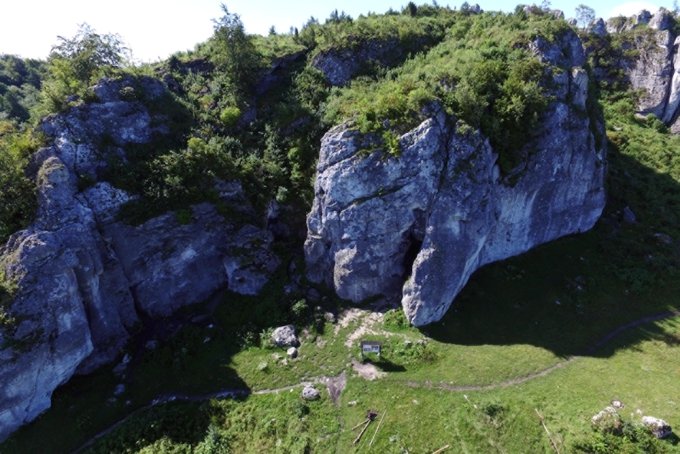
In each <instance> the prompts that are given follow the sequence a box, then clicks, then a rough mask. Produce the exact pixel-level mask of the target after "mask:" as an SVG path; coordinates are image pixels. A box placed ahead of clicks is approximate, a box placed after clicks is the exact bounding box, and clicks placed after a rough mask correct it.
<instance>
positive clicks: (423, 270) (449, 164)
mask: <svg viewBox="0 0 680 454" xmlns="http://www.w3.org/2000/svg"><path fill="white" fill-rule="evenodd" d="M532 48H533V49H534V50H535V52H536V53H537V55H538V57H539V58H542V59H543V60H545V61H548V62H550V63H551V64H553V65H557V66H559V67H560V68H562V69H563V71H555V74H554V82H555V84H554V92H553V96H554V99H555V101H554V102H553V103H552V104H551V105H550V106H549V107H548V109H547V111H546V112H545V113H544V115H543V118H542V122H541V126H540V130H539V131H537V132H536V134H535V137H534V138H533V139H532V140H531V142H530V143H528V144H527V150H528V151H530V152H529V153H528V157H527V159H526V162H525V165H524V167H523V168H519V169H515V170H514V171H513V172H512V174H511V175H508V176H505V177H503V176H501V174H500V171H499V167H498V165H497V164H496V161H497V158H498V156H497V154H496V153H494V150H493V149H492V148H491V146H490V145H489V142H488V140H486V139H485V138H484V137H482V136H481V135H480V134H479V133H475V132H471V131H469V130H468V129H466V128H459V127H458V126H457V125H456V124H455V120H454V119H452V118H447V117H446V116H445V115H444V114H443V113H439V114H435V115H433V116H432V117H431V118H429V119H427V120H426V121H424V122H423V123H422V124H420V126H418V127H417V128H415V129H414V130H412V131H410V132H409V133H407V134H405V135H404V136H402V137H401V138H400V145H401V150H402V151H401V154H400V156H399V157H392V156H387V155H386V154H385V153H383V152H380V151H377V152H372V153H370V154H366V153H365V152H361V150H362V149H367V148H368V149H371V148H373V147H369V146H367V144H366V143H365V142H366V141H367V140H370V138H367V137H362V136H361V135H360V134H358V133H357V132H354V131H352V130H351V129H350V128H349V127H348V126H347V125H341V126H338V127H336V128H334V129H332V130H331V131H329V132H328V133H327V134H326V136H325V137H324V138H323V140H322V146H321V154H320V158H319V163H318V168H317V170H318V174H317V179H316V183H315V199H314V204H313V207H312V211H311V212H310V214H309V216H308V219H307V224H308V236H307V240H306V243H305V255H306V260H307V270H308V278H309V279H310V280H311V281H313V282H325V283H327V284H328V285H330V286H332V287H333V288H335V290H336V292H337V294H338V295H339V296H340V297H341V298H344V299H348V300H352V301H354V302H358V301H361V300H364V299H366V298H370V297H373V296H376V295H386V296H388V297H397V298H401V304H402V307H403V309H404V311H405V313H406V316H407V318H408V319H409V321H410V322H411V323H413V324H414V325H417V326H420V325H425V324H428V323H431V322H434V321H436V320H439V319H440V318H441V317H442V316H443V315H444V313H445V312H446V310H447V309H448V308H449V306H450V305H451V303H452V301H453V299H454V297H455V296H456V295H457V294H458V292H459V291H460V290H461V289H462V287H463V286H464V285H465V283H466V282H467V280H468V279H469V277H470V275H471V274H472V273H473V272H474V271H475V270H476V269H477V268H479V267H481V266H483V265H484V264H487V263H490V262H493V261H496V260H501V259H504V258H507V257H510V256H513V255H516V254H520V253H522V252H525V251H527V250H529V249H531V248H532V247H534V246H536V245H539V244H542V243H545V242H547V241H551V240H554V239H556V238H559V237H561V236H564V235H568V234H572V233H576V232H583V231H585V230H588V229H590V228H591V227H592V226H593V224H594V223H595V222H596V221H597V219H598V218H599V216H600V214H601V212H602V209H603V207H604V204H605V193H604V175H605V167H606V163H605V153H604V150H603V149H601V148H598V147H597V146H596V142H597V141H596V138H595V137H594V135H593V133H592V131H593V130H598V129H599V128H600V127H601V126H599V125H598V124H593V123H592V121H594V120H591V119H590V118H589V116H588V114H587V112H586V100H587V97H588V93H587V87H588V77H587V75H586V73H585V71H584V70H583V69H582V68H581V65H583V64H584V60H585V59H584V55H583V52H582V48H581V46H580V41H579V40H578V38H577V37H576V35H575V34H573V33H567V34H565V35H564V36H563V37H562V39H561V40H560V41H559V42H557V43H548V42H545V41H540V42H539V41H537V42H534V43H533V45H532ZM596 123H597V122H596Z"/></svg>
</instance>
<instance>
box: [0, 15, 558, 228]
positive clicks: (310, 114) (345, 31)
mask: <svg viewBox="0 0 680 454" xmlns="http://www.w3.org/2000/svg"><path fill="white" fill-rule="evenodd" d="M223 13H224V14H223V16H222V17H221V18H219V19H217V20H216V21H215V26H214V35H213V36H212V37H211V38H210V39H209V40H208V41H207V42H205V43H203V44H201V45H199V46H197V48H196V50H195V51H192V52H189V53H179V54H177V55H175V56H173V57H171V58H170V59H169V60H167V61H166V62H162V63H159V64H155V65H150V66H146V67H141V68H129V69H128V68H125V55H126V54H125V52H126V49H125V46H124V44H123V43H122V42H121V41H120V39H119V38H118V37H116V36H115V35H100V34H98V33H96V31H94V30H92V29H91V28H89V27H87V26H83V27H82V28H81V29H80V30H79V32H78V34H77V35H76V36H74V37H72V38H60V40H59V43H58V44H57V45H56V46H55V47H54V49H53V53H52V55H51V56H50V59H49V60H48V64H47V75H46V76H45V78H44V82H43V83H42V91H41V95H40V102H39V103H37V104H35V105H34V107H33V118H34V122H35V121H36V120H37V118H39V117H40V116H42V115H44V114H45V113H47V112H50V111H59V110H62V109H66V108H69V106H72V105H74V104H77V103H79V102H82V101H83V100H85V101H86V100H89V99H92V96H93V95H92V92H91V91H90V89H89V88H88V87H90V86H91V85H93V84H94V83H95V82H96V81H97V80H98V79H99V78H100V77H102V76H105V75H109V76H116V75H118V74H122V73H123V72H133V73H135V74H140V73H141V74H149V75H155V76H158V77H162V78H163V79H164V80H165V81H166V83H167V84H168V86H169V87H170V88H171V89H172V91H173V95H172V96H173V98H174V101H172V102H170V105H175V106H178V107H179V108H180V110H181V109H184V110H186V115H187V118H186V120H187V121H182V122H181V124H180V123H178V124H176V125H172V127H173V129H174V130H175V131H174V133H175V137H176V140H173V141H167V140H164V141H163V142H162V143H155V144H151V145H149V146H147V147H134V149H130V150H128V154H129V155H131V156H134V159H133V160H132V161H134V163H135V164H134V166H129V167H128V166H119V167H117V168H115V169H113V170H115V172H113V174H111V173H110V175H109V176H108V177H107V178H113V176H112V175H115V178H117V179H116V180H115V181H114V183H117V182H120V181H122V180H124V181H128V182H134V184H133V185H132V186H131V187H129V188H126V189H128V190H133V192H136V193H138V194H140V195H142V198H141V199H138V200H136V201H134V202H132V203H131V206H130V207H128V208H127V209H126V210H124V212H123V213H124V215H125V216H126V218H127V220H128V221H133V222H142V221H144V220H146V219H148V218H149V217H151V216H154V215H157V214H160V213H161V212H163V211H166V210H168V209H183V208H185V207H186V206H188V205H189V204H191V203H196V202H199V201H202V200H210V201H216V196H215V191H214V190H213V188H212V181H213V180H214V179H215V178H217V179H223V180H228V179H234V178H237V179H240V180H242V181H243V182H244V186H245V188H246V191H247V192H248V194H249V195H250V196H251V198H252V200H253V202H255V205H256V206H259V207H264V205H265V202H267V201H268V200H270V199H271V198H273V197H274V198H276V199H277V200H278V201H280V202H286V203H288V204H290V205H292V206H296V207H298V210H299V212H300V213H303V212H305V211H306V210H307V208H308V206H309V205H310V204H311V198H312V184H311V181H312V178H313V175H314V170H315V168H314V163H315V161H316V156H317V153H318V148H319V143H320V138H321V136H322V134H323V133H324V132H325V131H326V130H327V129H328V128H329V127H330V126H332V125H333V124H336V123H339V122H342V121H345V120H348V119H349V120H352V121H353V122H355V124H356V125H357V127H358V128H359V129H361V130H362V131H364V132H377V133H379V135H382V137H383V139H384V147H385V148H386V149H388V151H389V150H391V151H392V152H398V142H397V141H396V137H397V135H398V134H400V133H402V132H404V131H405V130H406V129H408V128H410V127H412V126H414V125H415V124H416V123H417V122H418V121H419V120H421V119H422V116H423V114H422V109H423V108H424V107H426V106H427V105H428V104H429V103H431V102H433V101H437V102H439V103H440V104H441V105H442V106H444V108H445V109H446V110H447V111H448V112H449V113H450V114H454V115H456V116H457V117H458V118H459V119H461V120H463V121H465V122H467V123H468V124H469V125H471V126H473V127H475V128H481V130H482V131H483V132H484V133H485V134H486V135H487V136H489V137H490V139H491V142H492V144H493V145H494V147H495V148H496V149H497V151H499V153H500V155H501V160H500V162H501V164H502V165H503V168H504V169H506V170H508V169H509V168H511V167H513V166H514V164H516V162H517V159H518V156H520V155H521V154H520V153H518V151H519V149H520V148H522V146H523V144H524V143H525V142H526V141H527V138H529V137H530V135H531V132H532V131H533V130H534V129H535V126H536V124H537V121H538V117H539V115H540V112H541V111H542V109H543V108H545V106H546V105H547V103H548V102H549V98H548V97H546V90H545V79H546V76H547V72H546V71H547V68H546V67H545V65H543V64H541V63H540V62H539V61H538V60H537V59H535V58H533V57H532V56H531V54H530V52H529V51H528V50H527V47H528V44H529V42H530V41H531V39H533V38H535V37H536V36H538V35H541V36H545V37H547V38H549V39H550V38H553V37H555V36H556V35H558V34H559V33H561V32H562V31H564V30H565V29H566V27H567V25H566V23H565V22H564V21H561V20H557V19H555V18H553V17H552V16H550V15H548V14H532V15H526V14H525V13H524V12H523V11H521V10H518V12H517V13H515V14H501V13H484V14H471V13H470V12H469V10H465V11H454V10H451V9H449V8H446V7H438V6H431V5H422V6H418V7H415V5H413V6H409V7H406V8H404V10H402V11H401V12H399V13H398V12H394V11H390V12H388V13H387V14H384V15H376V14H370V15H368V16H361V17H359V18H357V19H352V18H351V17H349V16H347V15H346V14H344V13H337V12H334V13H333V14H332V15H331V16H330V17H329V18H328V19H327V20H326V21H325V23H323V24H321V23H320V22H319V21H318V20H316V19H314V18H311V19H310V20H309V21H308V23H307V24H306V25H305V26H304V27H303V28H302V29H301V30H299V31H298V30H291V32H290V33H287V34H275V33H273V34H271V35H270V36H268V37H259V36H258V37H255V36H251V35H247V34H246V33H245V31H244V28H243V24H242V23H241V21H240V18H239V17H238V15H236V14H233V13H231V12H230V11H228V10H227V9H226V7H224V11H223ZM375 43H396V45H395V47H394V49H396V50H395V51H394V52H393V53H395V54H398V56H399V58H392V59H390V61H389V62H380V61H369V62H366V65H364V66H365V67H363V68H362V69H361V71H360V75H359V77H358V78H356V79H355V81H354V82H353V83H352V84H351V85H350V86H348V87H345V88H338V87H336V88H333V89H331V87H330V85H329V83H328V82H327V80H326V78H325V77H324V75H323V73H321V72H320V71H319V70H318V69H316V68H315V67H314V62H315V59H316V58H319V57H320V56H322V55H323V54H324V53H327V52H331V51H347V52H352V51H355V50H356V49H359V48H361V47H362V46H364V47H365V46H369V47H370V46H371V45H374V44H375ZM438 43H439V44H438ZM397 50H398V52H397ZM409 56H410V57H412V58H408V57H409ZM404 59H406V62H405V63H404V64H403V65H399V63H400V62H401V61H402V60H404ZM389 64H396V65H399V66H397V67H396V68H394V69H391V70H390V69H389V68H388V67H387V66H386V65H389ZM15 120H17V121H20V120H25V117H21V118H20V117H15ZM22 127H24V128H28V127H29V126H22ZM29 129H30V128H29ZM144 150H146V151H144ZM19 164H21V163H19ZM14 168H15V169H16V168H21V165H18V167H17V166H15V167H14ZM126 172H127V173H126ZM15 173H16V172H15ZM7 178H9V177H7ZM12 178H14V179H16V175H15V176H14V177H12ZM82 183H83V184H84V185H86V184H87V182H86V181H83V182H82ZM20 199H21V200H22V201H23V202H22V206H28V203H29V199H31V195H30V193H29V192H28V191H25V190H24V191H22V193H21V197H20ZM24 202H25V203H24ZM28 211H30V210H28ZM28 211H26V212H24V211H22V213H23V216H18V217H17V216H15V218H16V219H17V220H18V221H12V222H10V220H9V219H7V218H6V217H4V215H2V216H0V223H4V224H5V225H7V226H10V227H8V228H7V229H5V231H6V233H5V234H4V238H6V234H7V233H11V231H12V230H15V229H17V228H20V227H22V226H25V225H26V224H27V223H28V222H30V218H31V216H30V214H28V215H27V213H28ZM0 214H1V213H0Z"/></svg>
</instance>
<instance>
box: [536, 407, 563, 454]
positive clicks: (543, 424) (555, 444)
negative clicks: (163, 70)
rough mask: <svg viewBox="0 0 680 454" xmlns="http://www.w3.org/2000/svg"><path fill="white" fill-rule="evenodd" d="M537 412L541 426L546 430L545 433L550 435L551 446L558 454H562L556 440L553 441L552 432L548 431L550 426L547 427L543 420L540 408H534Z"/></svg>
mask: <svg viewBox="0 0 680 454" xmlns="http://www.w3.org/2000/svg"><path fill="white" fill-rule="evenodd" d="M534 410H535V411H536V414H537V415H538V419H540V420H541V425H542V426H543V429H545V433H546V434H548V439H549V440H550V444H551V445H552V447H553V449H554V450H555V452H556V453H557V454H560V450H559V448H558V447H557V443H555V440H553V438H552V436H551V435H550V431H549V430H548V426H546V425H545V421H544V420H543V415H541V414H540V413H539V412H538V408H534Z"/></svg>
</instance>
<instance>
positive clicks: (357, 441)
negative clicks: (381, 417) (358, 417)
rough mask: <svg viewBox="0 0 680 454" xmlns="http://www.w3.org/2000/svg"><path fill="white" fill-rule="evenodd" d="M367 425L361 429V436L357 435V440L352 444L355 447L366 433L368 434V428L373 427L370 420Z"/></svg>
mask: <svg viewBox="0 0 680 454" xmlns="http://www.w3.org/2000/svg"><path fill="white" fill-rule="evenodd" d="M365 424H366V425H365V426H364V428H363V429H361V432H359V435H357V438H356V439H355V440H354V441H353V442H352V444H353V445H355V444H357V443H359V440H361V437H362V436H363V435H364V432H366V429H368V426H370V425H371V420H370V419H369V420H368V421H366V423H365Z"/></svg>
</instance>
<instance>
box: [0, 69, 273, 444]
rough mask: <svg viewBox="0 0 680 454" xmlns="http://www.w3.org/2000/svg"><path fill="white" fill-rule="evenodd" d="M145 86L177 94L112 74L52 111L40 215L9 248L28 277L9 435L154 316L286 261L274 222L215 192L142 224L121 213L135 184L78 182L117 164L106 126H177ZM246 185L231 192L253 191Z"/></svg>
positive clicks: (6, 254)
mask: <svg viewBox="0 0 680 454" xmlns="http://www.w3.org/2000/svg"><path fill="white" fill-rule="evenodd" d="M133 86H134V88H133ZM135 90H142V91H143V92H144V93H145V96H147V97H149V98H151V99H157V98H159V97H161V96H165V95H166V88H165V87H164V85H163V84H161V83H160V82H158V81H155V80H154V79H144V78H143V79H141V80H137V81H132V80H129V79H125V80H122V81H104V82H103V83H102V84H100V85H98V86H97V87H95V94H96V95H97V97H98V99H99V102H94V103H89V104H84V105H81V106H78V107H75V108H72V109H71V110H69V111H68V112H66V113H64V114H60V115H57V116H53V117H49V118H47V119H46V120H45V121H44V123H43V130H44V131H45V133H46V134H47V135H48V136H49V138H50V142H51V145H50V146H49V147H47V148H43V149H41V150H40V151H39V152H37V153H36V155H35V158H34V161H35V162H34V165H33V167H34V168H35V170H36V179H37V186H38V201H39V209H38V213H37V215H36V219H35V222H34V223H33V224H32V225H31V226H30V227H28V228H27V229H26V230H23V231H20V232H18V233H15V234H14V235H12V237H11V238H10V240H9V241H8V243H7V244H6V245H4V246H2V247H1V248H0V264H1V265H2V270H3V273H4V275H5V278H6V279H9V280H11V281H13V282H14V283H16V285H17V291H16V295H15V297H14V300H13V302H12V304H11V307H10V311H11V314H12V316H13V317H14V319H15V320H16V322H15V325H14V326H12V327H4V328H3V329H2V333H1V334H2V336H0V340H2V343H1V344H0V383H2V387H1V388H0V440H2V439H4V438H6V436H7V435H8V434H9V433H11V432H12V431H13V430H15V429H16V428H17V427H19V426H20V425H22V424H24V423H26V422H28V421H31V420H32V419H34V418H35V417H37V416H38V415H39V414H40V413H41V412H43V411H44V410H46V409H47V408H49V406H50V397H51V394H52V392H53V390H54V389H55V388H56V387H57V386H59V385H60V384H62V383H64V382H65V381H66V380H68V379H69V378H70V377H71V376H73V375H74V374H75V373H87V372H90V371H92V370H93V369H95V368H96V367H99V366H101V365H102V364H105V363H108V362H110V361H112V360H113V359H115V357H116V356H117V355H118V354H119V353H120V351H121V348H122V347H123V345H124V344H125V342H126V341H127V340H128V339H129V337H130V334H131V333H132V332H133V329H134V327H135V325H137V324H139V323H141V322H142V321H143V320H144V319H145V318H148V317H161V316H167V315H169V314H171V313H172V312H173V311H175V310H176V309H178V308H180V307H182V306H185V305H189V304H195V303H199V302H201V301H204V300H206V299H207V298H209V297H210V296H211V295H213V294H214V293H215V292H216V291H219V290H221V289H224V288H230V289H231V290H233V291H236V292H240V293H245V294H254V293H256V292H258V291H259V289H260V288H261V287H262V286H263V285H264V283H265V282H266V280H267V276H268V274H269V273H271V272H272V271H273V270H274V269H275V268H276V267H277V265H278V259H277V258H276V257H275V256H274V255H273V254H272V252H271V250H270V244H271V242H272V236H271V234H270V233H268V232H267V231H264V230H262V229H259V228H257V227H254V226H237V225H234V224H233V223H230V222H229V221H228V220H226V219H224V217H223V216H222V215H220V214H219V213H218V212H217V210H216V209H215V207H213V206H212V205H210V204H201V205H196V206H193V207H192V208H191V218H190V219H189V220H188V221H185V222H182V223H180V222H179V221H178V219H177V217H176V216H175V215H174V214H173V213H168V214H165V215H162V216H160V217H157V218H154V219H151V220H149V221H147V222H145V223H144V224H142V225H140V226H131V225H127V224H125V223H123V222H119V221H117V220H116V214H117V212H118V210H119V208H120V207H121V205H122V204H124V203H125V202H127V201H129V200H130V199H131V198H134V197H136V196H135V195H134V194H128V193H126V192H125V191H123V190H121V189H118V188H115V187H113V186H112V185H111V184H110V183H108V182H104V181H102V182H98V183H97V184H95V185H93V186H91V187H89V188H88V189H86V190H84V191H80V190H79V189H78V182H79V178H81V179H82V178H83V177H86V178H88V179H90V180H96V179H97V178H98V177H99V175H100V173H101V170H102V169H103V168H105V167H106V165H107V163H106V159H105V157H103V156H102V152H101V149H100V148H99V144H100V143H101V142H102V139H103V138H106V140H107V141H109V142H110V143H112V144H113V145H114V149H116V150H118V151H117V152H119V153H124V151H123V147H125V146H126V145H128V144H145V143H149V141H151V140H152V137H153V136H154V134H163V133H165V132H167V131H166V129H167V128H166V127H165V126H164V123H163V118H162V114H157V115H154V114H153V113H152V112H150V111H149V109H147V107H146V106H145V104H144V103H142V102H140V101H136V100H127V97H129V95H130V93H131V92H134V91H135ZM224 185H225V186H229V184H227V183H224ZM231 186H234V185H231ZM235 186H237V187H236V188H231V189H234V190H232V191H225V192H224V193H225V195H224V196H225V197H228V198H229V197H231V198H234V197H236V198H239V197H241V198H242V194H241V193H240V192H239V189H238V184H236V185H235ZM228 202H229V200H226V201H225V203H228ZM232 202H233V200H232ZM237 202H238V204H239V205H242V204H243V200H240V199H239V200H237Z"/></svg>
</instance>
